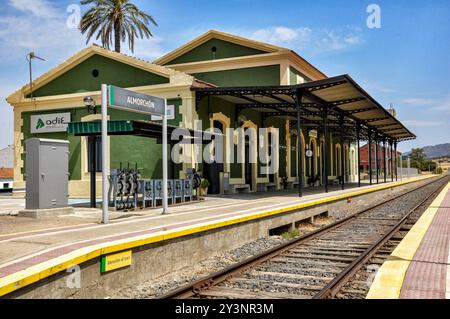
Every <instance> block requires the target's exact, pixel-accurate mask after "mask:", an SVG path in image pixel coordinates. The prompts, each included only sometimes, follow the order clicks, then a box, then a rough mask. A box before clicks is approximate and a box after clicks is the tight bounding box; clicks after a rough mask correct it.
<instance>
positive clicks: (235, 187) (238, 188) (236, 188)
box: [229, 184, 250, 194]
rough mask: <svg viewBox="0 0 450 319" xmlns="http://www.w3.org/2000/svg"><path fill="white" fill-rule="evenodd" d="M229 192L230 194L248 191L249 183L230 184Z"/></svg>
mask: <svg viewBox="0 0 450 319" xmlns="http://www.w3.org/2000/svg"><path fill="white" fill-rule="evenodd" d="M229 193H230V194H239V193H250V185H249V184H231V185H230V190H229Z"/></svg>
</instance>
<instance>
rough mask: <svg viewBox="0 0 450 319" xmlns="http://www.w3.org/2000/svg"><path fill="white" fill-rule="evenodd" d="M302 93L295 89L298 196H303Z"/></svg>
mask: <svg viewBox="0 0 450 319" xmlns="http://www.w3.org/2000/svg"><path fill="white" fill-rule="evenodd" d="M302 97H303V95H302V93H301V92H299V91H297V98H296V100H295V103H296V106H297V132H298V134H297V141H298V143H297V144H298V149H297V156H298V158H297V165H298V167H297V171H298V196H299V197H302V196H303V190H302V189H303V152H302V138H301V132H302V131H301V129H302V127H301V117H300V111H301V104H302Z"/></svg>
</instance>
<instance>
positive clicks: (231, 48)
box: [166, 39, 267, 64]
mask: <svg viewBox="0 0 450 319" xmlns="http://www.w3.org/2000/svg"><path fill="white" fill-rule="evenodd" d="M213 48H215V49H216V51H215V52H213ZM263 53H267V52H264V51H260V50H257V49H253V48H249V47H246V46H242V45H238V44H235V43H231V42H228V41H223V40H219V39H211V40H208V41H206V42H205V43H203V44H202V45H199V46H198V47H196V48H194V49H192V50H191V51H189V52H187V53H185V54H183V55H182V56H179V57H178V58H175V59H173V60H172V61H170V62H168V63H166V64H179V63H190V62H199V61H208V60H215V59H226V58H234V57H240V56H248V55H256V54H263Z"/></svg>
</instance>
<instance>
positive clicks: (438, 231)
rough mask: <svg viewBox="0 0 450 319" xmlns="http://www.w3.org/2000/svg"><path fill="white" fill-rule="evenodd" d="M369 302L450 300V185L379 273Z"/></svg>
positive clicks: (369, 294) (369, 296)
mask: <svg viewBox="0 0 450 319" xmlns="http://www.w3.org/2000/svg"><path fill="white" fill-rule="evenodd" d="M367 298H368V299H450V183H448V184H447V185H446V186H445V187H444V189H443V190H442V191H441V193H440V194H439V195H438V196H437V197H436V198H435V200H434V201H433V202H432V203H431V205H430V206H429V207H428V208H427V210H426V211H425V212H424V213H423V215H422V216H421V217H420V219H419V220H418V221H417V222H416V223H415V224H414V226H413V227H412V228H411V230H410V231H409V232H408V234H407V235H406V236H405V237H404V238H403V240H402V241H401V242H400V244H399V245H398V246H397V247H396V249H395V250H394V251H393V252H392V254H391V255H390V256H389V258H388V259H387V260H386V261H385V262H384V263H383V265H382V266H381V268H380V269H379V270H378V272H377V275H376V276H375V279H374V281H373V283H372V285H371V288H370V291H369V293H368V295H367Z"/></svg>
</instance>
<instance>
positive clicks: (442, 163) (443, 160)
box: [433, 156, 450, 172]
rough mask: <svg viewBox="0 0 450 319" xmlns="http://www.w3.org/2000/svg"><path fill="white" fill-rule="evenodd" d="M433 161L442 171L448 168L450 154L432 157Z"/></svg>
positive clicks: (449, 168)
mask: <svg viewBox="0 0 450 319" xmlns="http://www.w3.org/2000/svg"><path fill="white" fill-rule="evenodd" d="M433 162H435V163H436V165H437V167H440V168H442V171H444V172H447V171H449V170H450V156H446V157H440V158H436V159H433Z"/></svg>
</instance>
